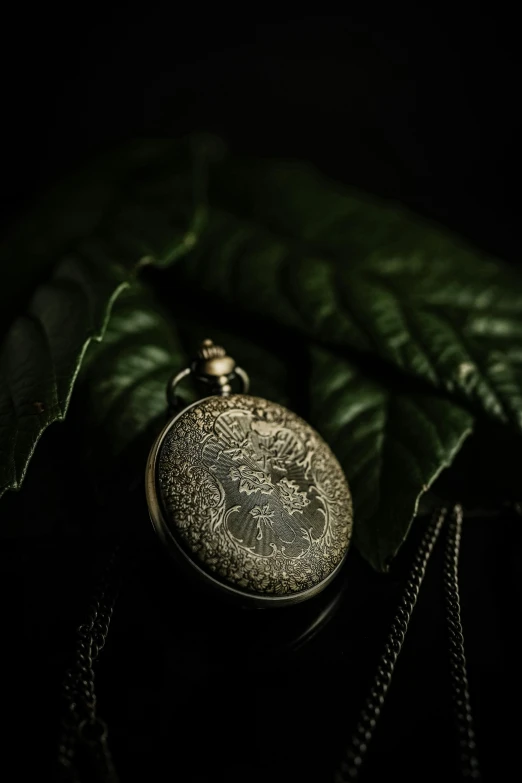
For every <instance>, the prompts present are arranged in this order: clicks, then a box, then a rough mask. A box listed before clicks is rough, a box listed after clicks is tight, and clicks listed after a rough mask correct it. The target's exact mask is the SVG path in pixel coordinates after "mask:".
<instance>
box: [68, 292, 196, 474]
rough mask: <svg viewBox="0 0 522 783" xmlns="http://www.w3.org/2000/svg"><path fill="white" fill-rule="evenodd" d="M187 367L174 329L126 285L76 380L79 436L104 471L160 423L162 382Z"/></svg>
mask: <svg viewBox="0 0 522 783" xmlns="http://www.w3.org/2000/svg"><path fill="white" fill-rule="evenodd" d="M187 363H188V359H187V356H186V355H185V352H184V349H183V345H182V343H181V341H180V339H179V336H178V333H177V330H176V329H175V327H174V324H173V323H172V322H171V321H170V319H169V318H168V317H167V316H166V314H165V313H164V312H163V311H162V309H161V308H159V307H158V304H157V302H155V301H154V299H153V298H152V296H151V293H150V292H149V291H148V290H147V289H146V288H144V287H143V286H142V285H139V284H137V283H135V284H134V285H132V286H131V287H130V288H129V289H128V290H127V291H125V292H124V293H123V294H122V295H121V296H120V297H119V299H118V301H117V303H116V304H115V306H114V308H113V311H112V315H111V318H110V320H109V323H108V326H107V329H106V331H105V335H104V339H103V341H102V342H101V343H99V344H98V345H93V346H92V348H91V349H90V350H89V351H88V353H87V356H86V360H85V362H84V365H83V368H82V372H81V375H80V379H79V392H78V411H79V415H80V416H81V418H82V420H83V423H84V433H83V434H84V437H85V436H86V442H87V443H88V444H89V446H90V450H91V451H92V452H93V456H94V458H95V460H96V461H97V462H98V463H99V464H100V466H101V467H102V468H103V469H104V471H105V470H107V469H108V468H109V466H110V465H111V463H114V461H115V460H117V459H118V458H119V457H120V456H121V455H122V453H123V452H125V450H126V449H128V448H129V447H132V446H133V445H134V443H135V442H136V440H139V439H140V438H141V437H142V436H143V435H145V436H146V435H147V434H148V433H149V431H150V430H151V429H156V430H157V429H159V428H160V427H161V425H162V424H163V423H164V422H165V417H166V415H167V399H166V389H167V382H168V380H169V378H170V377H171V376H172V375H173V374H174V373H175V372H177V371H178V370H179V369H181V368H182V367H184V366H185V365H186V364H187ZM181 392H182V393H183V389H182V390H181ZM149 445H150V442H149ZM140 467H141V468H142V467H143V466H140Z"/></svg>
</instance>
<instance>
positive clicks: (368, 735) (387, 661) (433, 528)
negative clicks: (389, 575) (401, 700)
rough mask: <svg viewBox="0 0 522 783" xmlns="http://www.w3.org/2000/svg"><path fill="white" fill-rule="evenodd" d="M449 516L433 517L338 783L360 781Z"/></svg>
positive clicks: (414, 562) (443, 513) (344, 759)
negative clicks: (426, 575) (434, 551)
mask: <svg viewBox="0 0 522 783" xmlns="http://www.w3.org/2000/svg"><path fill="white" fill-rule="evenodd" d="M446 514H447V511H446V509H442V510H441V511H438V512H437V513H436V514H435V515H434V516H433V517H432V519H431V521H430V524H429V526H428V528H427V530H426V532H425V534H424V536H423V538H422V541H421V543H420V546H419V548H418V550H417V554H416V555H415V559H414V561H413V566H412V569H411V573H410V576H409V579H408V581H407V583H406V587H405V588H404V593H403V595H402V598H401V602H400V604H399V608H398V609H397V614H396V615H395V618H394V620H393V622H392V625H391V629H390V633H389V635H388V639H387V641H386V644H385V647H384V652H383V654H382V656H381V659H380V661H379V665H378V667H377V673H376V675H375V678H374V681H373V685H372V687H371V690H370V694H369V696H368V698H367V699H366V702H365V704H364V706H363V709H362V711H361V714H360V715H359V721H358V723H357V725H356V727H355V731H354V733H353V734H352V738H351V741H350V744H349V745H348V748H347V749H346V752H345V755H344V758H343V760H342V761H341V764H340V767H339V770H338V772H337V773H336V775H335V783H347V781H351V780H357V778H358V777H359V771H360V769H361V766H362V764H363V761H364V758H365V756H366V753H367V752H368V747H369V745H370V741H371V739H372V737H373V732H374V730H375V727H376V725H377V720H378V719H379V716H380V714H381V709H382V706H383V704H384V699H385V697H386V694H387V692H388V688H389V687H390V683H391V680H392V676H393V671H394V669H395V664H396V662H397V658H398V657H399V653H400V651H401V649H402V644H403V642H404V637H405V636H406V631H407V630H408V625H409V622H410V617H411V615H412V612H413V609H414V607H415V604H416V603H417V597H418V595H419V590H420V586H421V584H422V581H423V579H424V575H425V573H426V566H427V564H428V560H429V558H430V555H431V553H432V551H433V547H434V546H435V542H436V541H437V538H438V536H439V533H440V531H441V528H442V526H443V524H444V520H445V519H446Z"/></svg>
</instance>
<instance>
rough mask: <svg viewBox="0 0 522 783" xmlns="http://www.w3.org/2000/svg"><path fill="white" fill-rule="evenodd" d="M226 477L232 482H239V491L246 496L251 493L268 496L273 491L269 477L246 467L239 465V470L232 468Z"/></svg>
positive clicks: (260, 471) (262, 472)
mask: <svg viewBox="0 0 522 783" xmlns="http://www.w3.org/2000/svg"><path fill="white" fill-rule="evenodd" d="M228 475H229V476H230V478H231V479H232V481H239V491H240V492H245V493H246V494H247V495H251V494H252V493H253V492H261V494H262V495H270V494H271V493H272V492H273V491H274V486H273V484H272V482H271V481H270V476H267V474H266V473H265V472H264V471H262V470H252V469H251V468H249V467H248V466H247V465H240V466H239V468H232V469H231V471H230V473H229V474H228Z"/></svg>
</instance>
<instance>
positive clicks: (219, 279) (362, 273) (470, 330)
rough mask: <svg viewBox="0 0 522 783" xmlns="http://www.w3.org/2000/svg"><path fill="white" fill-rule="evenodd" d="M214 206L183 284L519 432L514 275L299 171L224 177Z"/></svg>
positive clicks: (521, 370)
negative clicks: (367, 360) (413, 380)
mask: <svg viewBox="0 0 522 783" xmlns="http://www.w3.org/2000/svg"><path fill="white" fill-rule="evenodd" d="M210 207H211V208H210V219H209V223H208V228H207V230H206V231H205V234H204V236H203V237H202V241H201V242H200V244H199V246H198V248H197V249H196V252H195V253H194V254H193V255H192V256H191V257H190V259H187V261H186V263H183V265H182V269H183V275H184V279H185V280H187V281H191V282H192V283H197V285H198V289H201V288H202V289H203V290H204V291H206V292H207V293H208V294H210V295H211V296H212V297H219V298H220V299H221V301H222V302H223V303H224V304H225V303H226V304H227V305H229V306H230V305H233V306H235V307H236V308H240V310H241V311H243V312H245V311H246V312H248V313H249V314H250V315H252V314H256V315H258V316H261V317H263V318H266V319H270V320H271V321H272V322H275V323H278V324H283V325H285V326H287V327H289V328H291V329H298V330H300V331H302V332H304V333H306V334H307V335H309V336H312V337H314V338H316V339H319V340H320V341H322V342H324V343H326V344H330V345H334V346H339V347H343V348H349V349H351V350H356V351H359V352H361V353H363V354H367V355H370V356H372V357H374V358H375V359H376V360H377V361H380V362H381V363H384V365H391V366H393V367H396V368H398V369H400V370H401V371H403V372H405V373H407V374H409V375H412V376H415V377H417V378H419V379H422V380H424V381H427V382H428V383H429V384H430V385H431V386H432V387H434V388H436V389H441V390H444V391H446V392H448V393H449V394H451V395H452V396H453V397H454V398H455V399H457V400H459V401H461V402H463V403H465V404H467V405H470V406H471V407H472V408H473V409H474V410H476V411H479V412H480V411H487V412H488V414H490V415H491V416H492V417H494V418H497V419H498V420H501V421H510V422H512V423H513V424H515V425H516V426H517V427H518V428H519V429H520V428H522V319H521V318H520V313H521V312H522V278H521V277H520V275H519V274H518V273H517V272H515V271H514V270H512V269H510V268H508V267H507V266H505V265H503V264H502V263H501V262H500V261H498V260H496V259H492V258H489V257H486V256H484V255H482V254H481V253H479V252H476V251H473V250H471V249H470V248H468V247H467V246H466V245H465V243H463V242H462V241H461V240H459V239H457V238H456V237H454V236H453V235H452V234H450V233H449V232H447V231H444V230H443V229H441V228H436V227H434V226H432V225H431V224H429V223H427V222H425V221H423V220H420V219H418V218H414V217H413V216H412V215H410V214H409V213H408V212H407V211H406V210H404V209H402V208H401V207H399V206H395V205H389V204H382V203H378V202H377V201H373V200H370V199H369V198H368V197H363V196H360V195H359V194H356V193H353V192H350V191H346V190H343V189H342V188H341V187H339V186H336V185H335V184H334V183H331V182H329V181H328V180H326V179H324V178H323V177H321V176H320V175H319V174H317V173H316V172H315V171H314V170H313V169H312V168H310V167H308V166H306V165H302V164H283V163H280V162H275V163H267V162H264V163H263V164H262V165H259V166H254V165H252V166H250V167H249V166H243V167H240V168H235V167H228V168H227V167H224V169H223V172H222V174H221V177H220V180H219V182H218V183H217V186H216V188H215V189H214V192H213V194H212V198H211V199H210ZM384 369H385V368H384Z"/></svg>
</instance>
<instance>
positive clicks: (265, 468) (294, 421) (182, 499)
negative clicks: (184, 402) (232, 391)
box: [158, 395, 352, 595]
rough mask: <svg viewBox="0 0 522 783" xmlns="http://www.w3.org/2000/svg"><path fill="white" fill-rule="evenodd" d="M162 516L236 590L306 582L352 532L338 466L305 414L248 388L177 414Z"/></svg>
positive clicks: (288, 588) (168, 442) (284, 588)
mask: <svg viewBox="0 0 522 783" xmlns="http://www.w3.org/2000/svg"><path fill="white" fill-rule="evenodd" d="M158 469H159V485H160V492H161V496H162V498H163V504H164V508H165V513H166V514H167V517H166V521H167V524H168V526H169V529H170V530H171V532H172V534H173V535H175V536H179V537H181V539H182V540H183V542H184V545H185V548H186V549H187V548H188V551H190V552H192V556H193V557H194V559H196V560H198V561H199V562H200V563H201V565H202V566H203V567H204V568H205V569H207V570H209V571H210V572H212V573H213V574H214V575H215V576H216V577H217V578H218V579H220V580H222V581H224V582H226V583H229V584H232V585H236V586H239V587H240V588H241V589H245V588H246V589H247V590H249V591H254V592H260V593H263V594H267V595H286V594H289V593H297V592H300V591H302V590H306V589H309V588H311V587H313V586H314V585H317V584H318V583H319V582H321V581H322V580H324V579H325V578H327V577H328V575H329V574H330V573H331V572H332V571H333V570H334V569H335V567H336V566H337V565H338V564H339V563H340V562H341V560H342V558H343V556H344V554H345V552H346V549H347V547H348V542H349V540H350V536H351V525H352V518H351V514H352V511H351V498H350V493H349V490H348V487H347V485H346V481H345V479H344V476H343V473H342V470H341V468H340V466H339V464H338V463H337V461H336V460H335V458H334V457H333V455H332V453H331V452H330V450H329V449H328V447H327V446H326V444H325V443H324V442H323V441H322V440H321V439H320V437H319V436H318V435H317V433H315V432H314V430H312V429H311V427H309V426H308V425H307V424H306V423H305V422H303V421H302V420H301V419H299V417H297V416H295V414H293V413H291V412H290V411H288V410H286V409H285V408H282V407H281V406H279V405H276V404H274V403H271V402H268V401H266V400H261V399H259V398H255V397H249V396H246V395H230V396H228V397H209V398H207V399H206V400H202V401H201V403H199V404H198V405H196V406H194V407H192V408H190V409H187V410H186V411H185V412H183V413H182V414H180V416H179V417H178V419H177V420H175V421H174V422H173V425H172V427H171V430H169V433H168V436H167V437H166V438H165V441H164V444H163V446H162V450H161V453H160V459H159V466H158Z"/></svg>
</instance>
